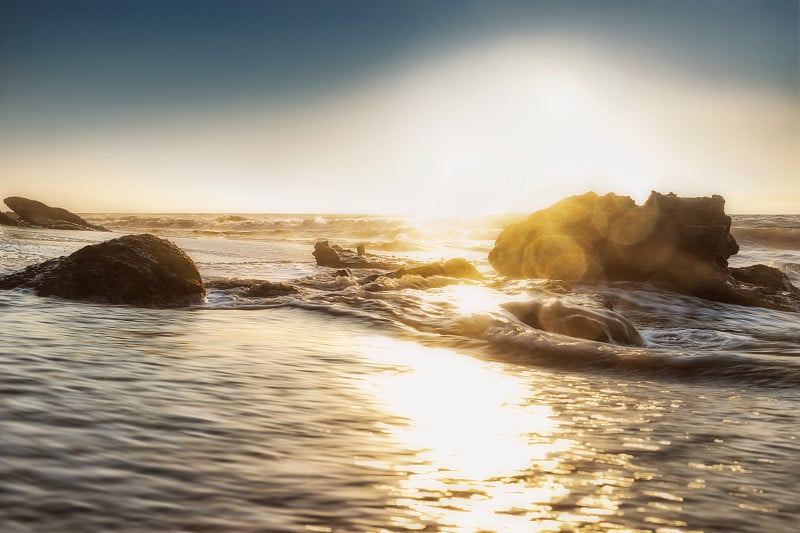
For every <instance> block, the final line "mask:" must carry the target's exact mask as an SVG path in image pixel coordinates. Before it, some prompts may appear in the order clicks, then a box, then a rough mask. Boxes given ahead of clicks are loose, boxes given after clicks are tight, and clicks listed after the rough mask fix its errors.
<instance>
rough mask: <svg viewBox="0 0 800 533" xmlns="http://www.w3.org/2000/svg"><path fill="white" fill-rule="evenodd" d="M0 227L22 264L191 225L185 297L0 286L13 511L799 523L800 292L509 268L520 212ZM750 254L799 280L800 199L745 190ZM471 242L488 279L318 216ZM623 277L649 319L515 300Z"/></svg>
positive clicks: (140, 521)
mask: <svg viewBox="0 0 800 533" xmlns="http://www.w3.org/2000/svg"><path fill="white" fill-rule="evenodd" d="M87 218H89V219H90V220H91V221H92V222H94V223H100V224H104V225H106V226H109V227H110V228H112V229H113V230H114V232H113V233H111V234H108V233H95V232H68V231H56V230H43V229H29V228H10V227H2V226H0V274H4V273H8V272H12V271H14V270H17V269H19V268H21V267H23V266H26V265H28V264H33V263H37V262H40V261H42V260H45V259H49V258H52V257H56V256H59V255H64V254H68V253H71V252H72V251H74V250H77V249H78V248H81V247H82V246H85V245H87V244H91V243H95V242H100V241H103V240H106V239H109V238H112V237H114V236H118V235H120V234H125V233H138V232H145V231H146V232H150V233H156V234H158V235H161V236H163V237H166V238H170V239H172V240H174V241H175V242H176V243H177V244H178V245H180V246H181V247H182V248H183V249H184V250H186V252H187V253H188V254H189V255H190V256H191V257H192V258H193V259H194V260H195V262H196V264H197V266H198V269H199V271H200V273H201V275H202V276H203V277H204V279H206V280H207V281H213V280H215V279H227V278H242V279H265V280H272V281H288V282H290V283H292V284H294V285H296V286H297V287H298V288H299V289H300V293H299V294H295V295H291V296H281V297H277V298H247V297H243V296H242V295H241V294H239V293H236V291H223V290H216V289H210V290H209V292H208V295H207V301H206V302H205V303H203V304H201V305H198V306H195V307H192V308H186V309H141V308H131V307H127V306H109V305H96V304H90V303H80V302H71V301H65V300H61V299H59V298H40V297H37V296H35V295H33V294H31V293H29V292H27V291H18V290H15V291H3V292H0V530H2V531H4V532H15V531H48V532H50V531H53V532H57V531H237V532H250V531H267V532H273V531H274V532H284V531H286V532H288V531H331V532H333V531H337V532H350V531H363V532H367V531H370V532H371V531H452V532H468V531H469V532H472V531H520V532H527V531H609V530H611V531H613V530H620V531H659V532H669V531H752V532H764V531H787V532H788V531H795V530H796V527H797V524H798V520H800V500H799V499H798V497H797V490H798V488H800V463H798V458H800V442H799V441H798V437H800V430H798V428H799V427H800V317H798V315H797V314H796V313H788V312H781V311H774V310H769V309H760V308H748V307H740V306H735V305H728V304H721V303H715V302H708V301H704V300H701V299H697V298H693V297H689V296H683V295H677V294H672V293H669V292H665V291H663V290H660V289H658V288H656V287H654V286H651V285H648V284H634V283H617V284H606V285H579V286H577V287H574V288H573V289H572V290H564V289H563V288H562V287H559V286H558V285H557V284H555V285H554V284H552V283H547V282H545V281H542V280H528V281H507V280H504V279H502V278H501V277H499V276H497V275H496V274H494V273H493V272H492V270H491V267H490V266H489V264H488V262H487V260H486V254H487V253H488V250H489V249H490V248H491V245H492V241H493V238H494V237H496V235H497V232H498V231H499V229H498V228H499V227H501V226H502V224H503V223H504V222H506V221H505V220H502V219H489V218H484V219H473V220H468V219H449V220H446V221H443V220H439V221H425V220H410V219H403V218H400V217H390V216H387V217H375V216H360V217H355V216H338V217H337V216H318V215H297V216H287V215H219V214H218V215H195V214H193V215H157V214H156V215H138V214H131V215H118V214H109V215H88V216H87ZM732 231H733V234H734V235H735V236H736V238H737V240H738V241H739V243H740V245H741V246H742V251H741V252H740V254H739V255H737V256H734V257H733V258H731V263H732V264H734V265H735V266H741V265H746V264H752V263H758V262H760V263H766V264H770V265H772V266H776V267H777V268H780V269H781V270H783V271H784V272H786V274H787V275H788V276H789V277H790V279H791V280H792V281H793V282H794V283H795V284H800V217H796V216H794V217H792V216H747V217H745V216H739V217H734V227H733V230H732ZM318 239H329V240H330V241H331V242H334V243H340V244H344V245H354V244H356V243H359V242H365V243H366V245H367V248H368V250H369V251H376V252H377V253H384V254H391V255H393V256H395V257H400V258H404V259H409V260H434V259H439V258H447V257H456V256H460V257H465V258H467V259H469V260H470V261H472V262H473V263H474V264H475V265H476V266H477V267H478V269H479V270H481V271H482V272H483V273H484V274H485V275H486V276H487V279H486V280H485V281H483V282H472V281H466V282H459V283H452V282H451V281H450V280H446V279H442V278H438V279H437V278H428V279H423V278H416V277H409V276H407V277H405V278H402V279H401V280H382V281H381V282H380V283H377V284H372V285H371V286H370V287H369V290H366V289H365V287H364V286H362V285H359V284H358V283H356V282H355V281H353V280H352V279H350V278H347V277H343V276H340V277H336V276H334V275H333V271H332V269H327V268H323V267H317V266H316V265H315V263H314V260H313V257H312V256H311V250H312V245H313V242H314V241H315V240H318ZM547 298H562V299H566V300H567V301H571V302H573V303H577V304H587V305H591V304H595V303H596V302H597V301H602V302H605V303H611V304H613V307H614V309H615V310H616V311H618V312H620V313H622V314H623V315H625V316H626V317H628V318H629V319H630V320H631V321H632V322H633V323H634V324H635V325H636V326H637V328H638V329H639V330H640V332H641V333H642V335H643V337H644V338H645V340H646V343H647V345H646V346H645V347H643V348H626V347H621V346H613V345H607V344H600V343H594V342H590V341H584V340H580V339H573V338H568V337H562V336H559V335H554V334H548V333H544V332H540V331H537V330H533V329H532V328H529V327H527V326H525V325H523V324H521V323H519V322H518V321H516V320H515V319H514V317H512V316H511V315H509V314H507V313H505V312H504V311H503V310H502V308H500V307H499V306H500V304H501V303H503V302H505V301H510V300H529V299H547Z"/></svg>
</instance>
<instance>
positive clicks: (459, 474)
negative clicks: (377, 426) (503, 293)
mask: <svg viewBox="0 0 800 533" xmlns="http://www.w3.org/2000/svg"><path fill="white" fill-rule="evenodd" d="M374 344H375V346H374V349H370V351H369V355H370V357H371V358H373V359H375V360H377V362H379V363H383V364H388V365H391V366H392V367H393V368H392V369H391V370H387V371H385V372H383V373H381V374H378V375H376V376H374V378H372V379H371V380H370V382H369V388H370V392H371V393H372V394H374V395H375V396H376V398H377V399H378V401H379V402H380V403H381V404H382V405H383V406H384V408H385V410H386V411H387V413H389V414H391V415H392V416H391V420H397V419H400V420H403V421H404V423H385V424H383V425H382V427H381V429H382V430H383V431H384V432H386V433H387V434H388V435H390V436H391V437H392V438H393V439H395V440H396V441H398V442H399V443H400V444H402V445H403V446H404V447H406V448H408V449H410V450H414V451H416V460H415V461H414V463H413V464H410V465H405V466H403V467H397V466H395V468H404V469H406V470H407V472H408V473H407V476H406V477H404V478H403V479H402V480H401V481H400V483H399V486H398V488H397V503H398V505H399V506H401V507H403V508H407V509H410V511H411V513H412V515H413V516H414V519H413V520H411V522H404V523H403V524H402V525H403V527H407V528H419V529H422V528H424V527H425V525H426V524H436V527H438V528H439V529H440V530H442V531H453V532H462V531H463V532H466V531H552V530H558V528H559V520H554V519H553V517H552V516H551V514H552V513H551V504H552V503H553V502H554V501H556V500H558V499H560V498H563V497H564V496H566V495H567V494H568V493H569V489H568V488H567V487H566V486H565V485H564V484H563V483H562V482H561V481H559V480H558V479H557V478H556V477H554V476H550V475H544V476H541V477H540V478H539V479H533V480H532V479H528V478H527V475H526V473H527V472H529V471H530V469H531V468H532V467H538V468H541V469H546V470H548V471H553V470H557V469H558V464H559V458H558V456H559V453H561V452H564V451H566V450H568V449H569V448H570V447H571V446H572V442H571V441H569V440H566V439H560V438H558V435H557V429H558V424H557V422H556V421H555V420H554V418H553V411H552V408H551V407H550V406H547V405H536V404H532V403H530V402H526V401H525V398H526V397H527V391H526V388H525V387H524V386H523V383H522V382H521V381H519V380H518V379H516V378H515V377H513V376H510V375H508V374H504V373H503V372H502V371H501V369H500V367H499V366H498V365H497V364H491V363H486V362H483V361H479V360H476V359H472V358H468V357H464V356H461V355H459V354H457V353H454V352H452V351H449V350H444V349H432V348H426V347H421V346H418V345H412V344H410V343H404V342H400V341H394V340H390V339H385V338H377V339H374ZM395 365H399V366H395Z"/></svg>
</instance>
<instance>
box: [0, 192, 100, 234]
mask: <svg viewBox="0 0 800 533" xmlns="http://www.w3.org/2000/svg"><path fill="white" fill-rule="evenodd" d="M4 202H5V203H6V205H7V206H8V207H10V208H11V209H12V210H13V211H14V212H15V213H16V214H17V215H19V217H20V219H22V220H23V221H25V222H26V223H28V224H30V225H32V226H40V227H42V228H50V229H69V230H83V231H108V230H107V229H106V228H104V227H103V226H96V225H94V224H90V223H89V222H86V221H85V220H84V219H82V218H81V217H79V216H78V215H76V214H75V213H70V212H69V211H67V210H66V209H62V208H60V207H50V206H48V205H45V204H43V203H42V202H38V201H36V200H29V199H27V198H22V197H20V196H10V197H8V198H6V199H5V200H4Z"/></svg>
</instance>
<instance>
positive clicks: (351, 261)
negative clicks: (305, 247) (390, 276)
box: [313, 241, 400, 270]
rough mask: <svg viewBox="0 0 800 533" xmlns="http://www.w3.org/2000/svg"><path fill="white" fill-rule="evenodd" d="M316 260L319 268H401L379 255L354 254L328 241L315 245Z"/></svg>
mask: <svg viewBox="0 0 800 533" xmlns="http://www.w3.org/2000/svg"><path fill="white" fill-rule="evenodd" d="M313 255H314V259H316V261H317V265H318V266H325V267H331V268H340V269H341V268H376V269H381V270H392V269H396V268H399V267H400V265H399V264H398V263H396V262H393V261H390V260H387V259H385V258H383V257H381V256H379V255H375V254H369V253H366V251H364V253H358V252H354V251H353V250H348V249H346V248H342V247H341V246H338V245H336V244H334V245H332V246H331V245H330V244H329V243H328V241H319V242H316V243H314V252H313Z"/></svg>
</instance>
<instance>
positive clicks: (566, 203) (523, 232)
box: [489, 192, 739, 296]
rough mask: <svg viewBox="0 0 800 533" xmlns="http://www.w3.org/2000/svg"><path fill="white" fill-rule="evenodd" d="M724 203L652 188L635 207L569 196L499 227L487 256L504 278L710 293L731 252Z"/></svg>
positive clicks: (617, 199)
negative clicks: (657, 284)
mask: <svg viewBox="0 0 800 533" xmlns="http://www.w3.org/2000/svg"><path fill="white" fill-rule="evenodd" d="M724 206H725V200H724V199H723V198H722V197H721V196H717V195H715V196H712V197H710V198H679V197H677V196H675V195H674V194H668V195H663V194H660V193H657V192H653V193H651V195H650V197H649V198H648V200H647V202H646V203H645V204H644V206H641V207H640V206H637V205H636V204H635V202H634V201H633V200H632V199H631V198H630V197H627V196H617V195H615V194H607V195H605V196H598V195H597V194H595V193H593V192H590V193H586V194H584V195H581V196H572V197H569V198H566V199H564V200H562V201H560V202H558V203H556V204H555V205H553V206H551V207H549V208H547V209H543V210H541V211H537V212H535V213H533V214H532V215H530V216H529V217H528V219H527V220H526V221H524V222H521V223H518V224H513V225H511V226H509V227H508V228H506V229H505V230H504V231H503V232H502V233H501V234H500V236H499V237H498V239H497V242H496V243H495V247H494V249H493V250H492V251H491V252H490V254H489V261H490V262H491V264H492V266H494V268H495V269H497V271H498V272H500V273H501V274H505V275H507V276H510V277H535V278H549V279H564V280H631V281H662V282H668V283H670V284H672V285H673V286H674V287H675V288H677V289H678V290H681V291H685V292H688V293H691V294H697V295H701V296H702V295H704V294H705V293H708V294H711V293H713V292H714V291H715V290H717V289H718V286H719V284H720V283H722V281H723V278H724V277H725V271H726V267H727V264H728V257H730V256H731V255H733V254H735V253H736V252H737V251H738V250H739V247H738V245H737V244H736V241H735V240H734V239H733V237H732V236H731V234H730V224H731V219H730V217H729V216H727V215H726V214H725V211H724Z"/></svg>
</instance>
